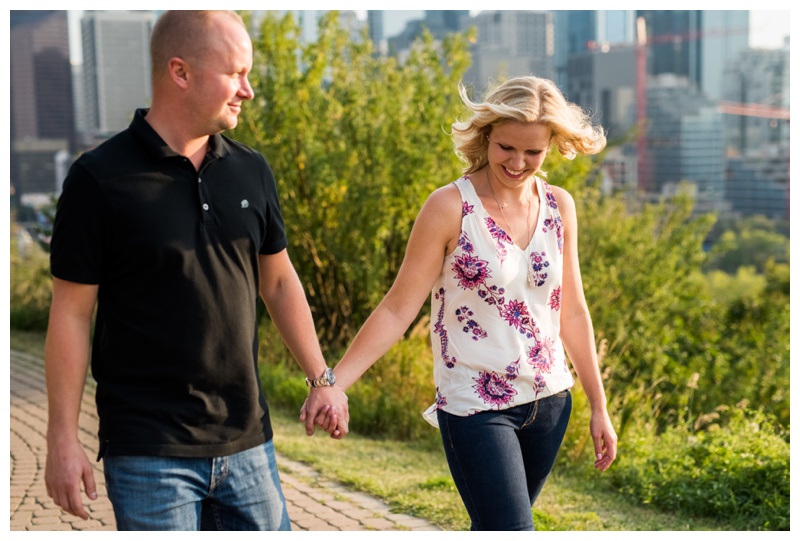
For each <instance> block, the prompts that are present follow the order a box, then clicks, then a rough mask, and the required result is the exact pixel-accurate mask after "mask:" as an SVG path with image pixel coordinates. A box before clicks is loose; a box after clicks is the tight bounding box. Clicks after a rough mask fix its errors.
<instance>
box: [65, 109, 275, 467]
mask: <svg viewBox="0 0 800 541" xmlns="http://www.w3.org/2000/svg"><path fill="white" fill-rule="evenodd" d="M145 114H146V110H139V111H137V112H136V115H135V118H134V119H133V122H132V123H131V125H130V127H129V128H128V129H127V130H125V131H123V132H122V133H120V134H118V135H116V136H115V137H113V138H112V139H110V140H108V141H107V142H105V143H103V144H102V145H100V146H99V147H97V148H96V149H94V150H92V151H90V152H87V153H85V154H83V155H82V156H81V157H80V158H79V159H78V160H77V161H76V162H75V163H74V164H73V165H72V167H71V169H70V171H69V174H68V175H67V178H66V180H65V182H64V190H63V193H62V195H61V197H60V199H59V202H58V207H57V212H56V219H55V225H54V231H53V239H52V244H51V270H52V273H53V275H54V276H55V277H57V278H61V279H63V280H68V281H71V282H78V283H83V284H98V285H99V290H98V308H97V319H96V327H95V335H94V339H93V350H92V374H93V376H94V378H95V379H96V380H97V393H96V397H97V407H98V413H99V415H100V434H99V436H100V443H101V455H103V454H114V455H121V454H134V455H160V456H183V457H210V456H224V455H228V454H232V453H236V452H239V451H243V450H246V449H249V448H251V447H254V446H256V445H259V444H261V443H264V442H266V441H268V440H269V439H270V438H271V437H272V429H271V426H270V421H269V412H268V410H267V404H266V401H265V400H264V397H263V395H262V393H261V388H260V387H261V386H260V384H259V379H258V370H257V348H258V342H257V330H256V303H257V298H258V284H259V273H258V255H259V254H274V253H277V252H280V251H281V250H283V249H284V248H285V247H286V245H287V242H286V236H285V232H284V226H283V220H282V218H281V214H280V209H279V206H278V196H277V191H276V187H275V181H274V178H273V176H272V172H271V171H270V169H269V166H268V165H267V162H266V160H265V159H264V158H263V156H261V154H259V153H257V152H255V151H254V150H252V149H250V148H247V147H246V146H244V145H241V144H239V143H237V142H235V141H233V140H231V139H228V138H227V137H224V136H222V135H215V136H212V137H211V138H210V143H209V152H208V154H207V155H206V159H205V161H204V162H203V165H202V167H201V169H200V171H199V172H198V171H197V170H195V168H194V166H193V165H192V164H191V162H190V161H189V160H188V159H186V158H184V157H182V156H180V155H178V154H176V153H175V152H174V151H172V150H171V149H170V148H169V147H168V146H167V145H166V143H164V141H163V140H162V139H161V138H160V137H159V136H158V134H156V132H155V131H154V130H153V129H152V128H151V127H150V125H149V124H148V123H147V121H146V120H145V119H144V116H145Z"/></svg>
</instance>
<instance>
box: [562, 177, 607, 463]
mask: <svg viewBox="0 0 800 541" xmlns="http://www.w3.org/2000/svg"><path fill="white" fill-rule="evenodd" d="M551 188H552V190H553V195H555V197H556V202H557V203H558V209H559V211H560V213H561V220H562V223H563V225H564V274H563V277H562V288H561V291H562V293H561V340H562V342H563V343H564V348H565V349H566V351H567V355H568V356H569V359H570V362H571V363H572V366H573V367H574V368H575V372H576V373H577V374H578V379H579V380H580V382H581V386H582V387H583V389H584V391H585V392H586V396H587V397H588V398H589V404H590V406H591V409H592V419H591V423H590V427H589V428H590V431H591V434H592V440H593V442H594V450H595V457H596V459H597V460H596V461H595V468H598V469H600V470H602V471H605V470H606V469H607V468H608V467H609V466H610V465H611V463H612V462H614V459H615V458H616V455H617V434H616V432H614V427H613V426H612V425H611V419H610V418H609V416H608V409H607V407H606V395H605V390H604V389H603V380H602V378H601V376H600V368H599V366H598V360H597V348H596V346H595V341H594V329H593V327H592V319H591V316H590V315H589V308H588V307H587V305H586V298H585V297H584V293H583V282H582V280H581V271H580V264H579V262H578V220H577V216H576V212H575V201H574V200H573V199H572V196H571V195H570V194H569V193H567V191H566V190H564V189H562V188H559V187H555V186H553V187H551Z"/></svg>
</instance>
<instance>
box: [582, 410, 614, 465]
mask: <svg viewBox="0 0 800 541" xmlns="http://www.w3.org/2000/svg"><path fill="white" fill-rule="evenodd" d="M589 430H590V431H591V434H592V441H593V442H594V456H595V458H596V460H595V461H594V467H595V468H596V469H598V470H600V471H606V470H607V469H608V467H609V466H611V463H612V462H614V459H615V458H616V457H617V433H616V432H614V427H613V426H611V419H610V418H609V417H608V411H606V410H605V409H604V410H603V411H602V412H598V413H595V412H592V420H591V422H590V423H589Z"/></svg>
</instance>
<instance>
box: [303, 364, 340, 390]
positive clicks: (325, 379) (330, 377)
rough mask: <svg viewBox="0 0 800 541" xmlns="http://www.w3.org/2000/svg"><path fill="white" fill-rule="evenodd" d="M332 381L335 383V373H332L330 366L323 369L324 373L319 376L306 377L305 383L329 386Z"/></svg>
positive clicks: (312, 385)
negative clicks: (315, 377) (314, 377)
mask: <svg viewBox="0 0 800 541" xmlns="http://www.w3.org/2000/svg"><path fill="white" fill-rule="evenodd" d="M334 383H336V375H335V374H334V373H333V369H332V368H327V369H325V374H323V375H322V377H321V378H317V379H308V378H306V385H308V386H309V387H330V386H331V385H333V384H334Z"/></svg>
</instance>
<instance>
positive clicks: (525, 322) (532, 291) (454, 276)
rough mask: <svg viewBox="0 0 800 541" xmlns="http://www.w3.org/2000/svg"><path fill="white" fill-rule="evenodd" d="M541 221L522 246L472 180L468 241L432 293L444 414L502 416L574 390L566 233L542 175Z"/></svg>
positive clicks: (464, 221) (432, 414)
mask: <svg viewBox="0 0 800 541" xmlns="http://www.w3.org/2000/svg"><path fill="white" fill-rule="evenodd" d="M535 182H536V186H537V189H538V193H539V217H538V220H537V224H536V229H535V232H534V234H533V237H532V238H531V241H530V243H529V244H528V247H527V248H526V249H525V250H522V249H520V248H519V247H518V246H517V245H516V244H514V242H513V241H512V239H511V237H510V236H509V235H508V234H507V233H506V232H505V231H503V229H501V228H500V226H499V225H498V224H497V223H496V222H495V221H494V220H493V219H492V217H491V216H490V215H489V213H488V212H486V210H485V209H484V208H483V204H482V203H481V200H480V198H479V197H478V195H477V193H476V192H475V188H474V187H473V185H472V182H471V181H470V180H469V177H467V176H464V177H462V178H460V179H458V180H457V181H455V185H456V187H458V189H459V191H460V192H461V201H462V211H461V236H460V238H459V241H458V246H457V247H456V249H455V250H453V252H452V253H451V254H449V255H448V256H447V257H446V258H445V260H444V266H443V268H442V273H441V275H440V276H439V278H438V280H437V281H436V284H435V285H434V288H433V291H432V292H431V327H430V331H431V343H432V346H433V358H434V368H433V376H434V382H435V385H436V402H435V403H434V404H433V405H432V406H431V407H430V408H428V410H426V411H425V412H424V413H423V417H425V419H426V420H427V421H428V422H429V423H431V424H432V425H433V426H436V427H438V421H437V418H436V410H437V409H442V410H444V411H446V412H448V413H452V414H454V415H460V416H466V415H473V414H475V413H478V412H480V411H486V410H502V409H506V408H510V407H513V406H518V405H521V404H526V403H529V402H532V401H534V400H538V399H540V398H544V397H547V396H550V395H552V394H555V393H557V392H560V391H563V390H564V389H568V388H570V387H572V385H573V384H574V380H573V378H572V374H571V373H570V371H569V368H568V367H567V363H566V356H565V354H564V347H563V344H562V343H561V338H560V337H559V329H560V325H559V316H560V314H561V274H562V269H563V259H564V258H563V248H564V230H563V226H562V223H561V215H560V214H559V212H558V205H557V204H556V199H555V197H554V196H553V193H552V191H551V190H550V186H549V185H548V184H547V183H546V182H545V181H544V180H542V179H540V178H538V177H537V178H535Z"/></svg>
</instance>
